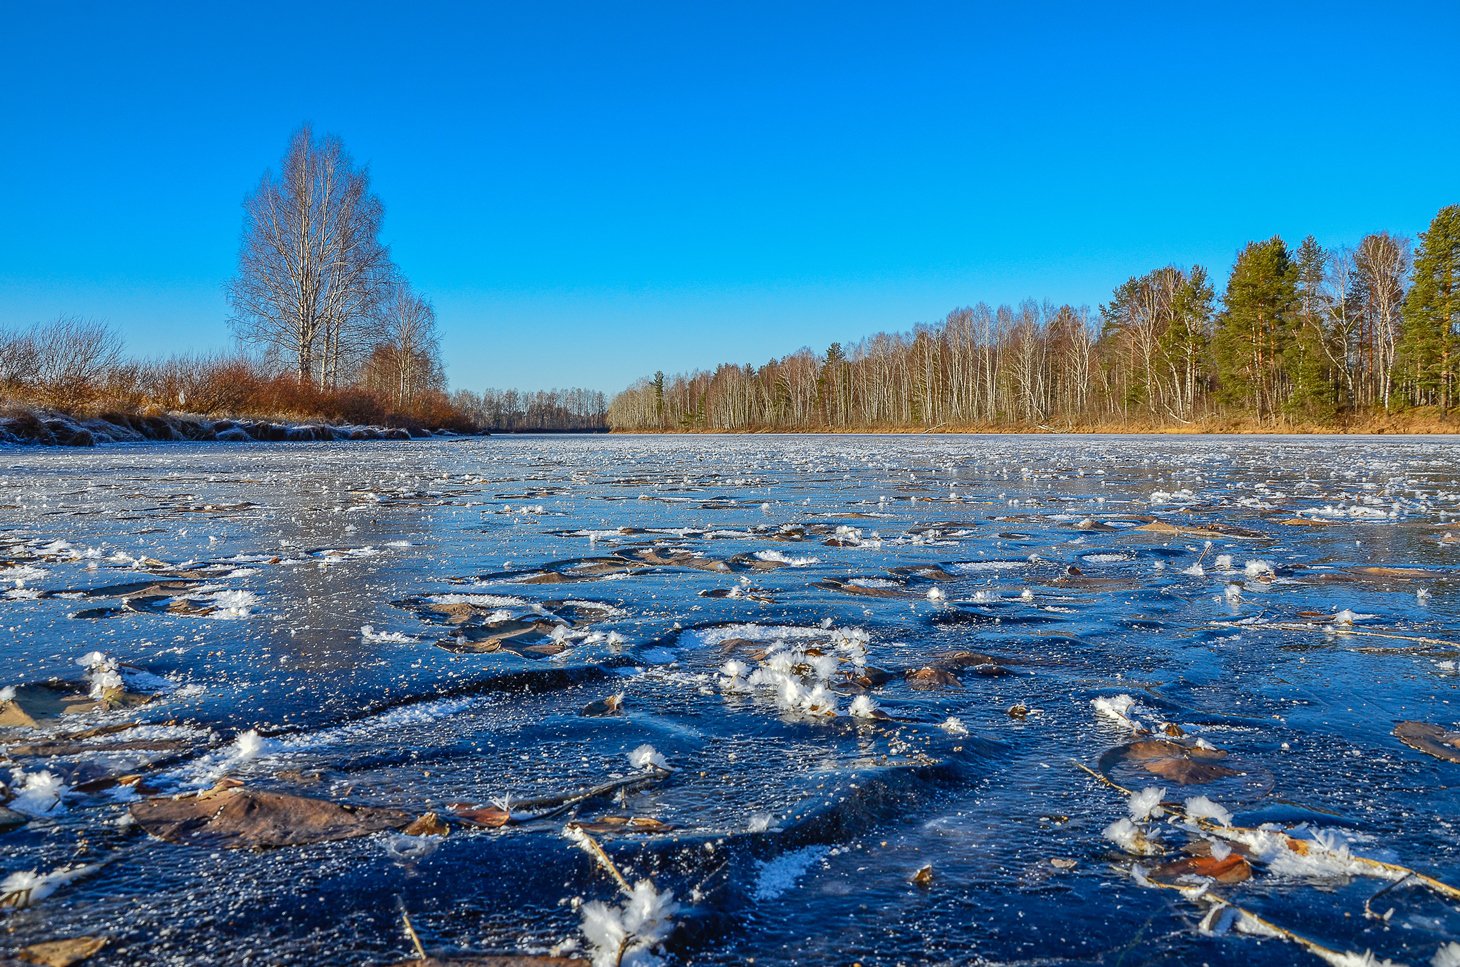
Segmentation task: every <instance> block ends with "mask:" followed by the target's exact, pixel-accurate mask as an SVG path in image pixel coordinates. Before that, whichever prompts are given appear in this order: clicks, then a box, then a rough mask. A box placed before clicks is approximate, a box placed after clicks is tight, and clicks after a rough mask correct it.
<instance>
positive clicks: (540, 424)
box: [451, 388, 608, 433]
mask: <svg viewBox="0 0 1460 967" xmlns="http://www.w3.org/2000/svg"><path fill="white" fill-rule="evenodd" d="M451 404H452V406H453V407H455V409H456V410H457V411H459V412H460V413H462V414H463V415H465V416H466V417H467V418H468V419H470V420H471V421H472V423H473V424H475V425H476V426H477V427H479V428H481V429H483V430H490V431H492V432H494V433H498V432H500V433H529V432H549V433H567V432H576V433H597V432H601V431H603V430H607V429H608V397H607V395H606V394H604V393H603V392H602V391H600V390H591V389H576V388H575V389H552V390H538V391H536V392H526V391H521V390H515V389H509V390H498V389H486V390H482V391H481V392H480V393H473V392H472V391H471V390H457V391H456V392H454V393H452V394H451Z"/></svg>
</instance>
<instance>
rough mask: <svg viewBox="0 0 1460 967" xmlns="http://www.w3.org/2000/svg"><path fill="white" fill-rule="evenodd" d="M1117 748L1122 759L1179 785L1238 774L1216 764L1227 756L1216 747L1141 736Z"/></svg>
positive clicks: (1196, 783) (1193, 783)
mask: <svg viewBox="0 0 1460 967" xmlns="http://www.w3.org/2000/svg"><path fill="white" fill-rule="evenodd" d="M1119 751H1120V754H1121V758H1123V759H1125V760H1126V761H1128V762H1132V763H1135V764H1136V765H1139V766H1140V767H1141V768H1142V769H1145V770H1146V771H1147V772H1149V773H1151V774H1152V775H1156V776H1160V777H1161V778H1163V779H1169V780H1171V781H1172V782H1176V783H1180V784H1181V785H1183V786H1191V785H1199V784H1201V783H1205V782H1212V781H1214V780H1217V779H1223V778H1226V777H1228V776H1240V775H1242V773H1241V772H1239V771H1238V770H1236V769H1231V768H1228V767H1227V766H1224V765H1220V764H1219V763H1220V760H1222V759H1224V758H1226V756H1227V753H1225V752H1223V751H1221V750H1220V749H1203V748H1201V747H1199V746H1193V745H1183V744H1181V743H1179V742H1172V741H1170V740H1168V739H1143V740H1141V741H1139V742H1132V743H1130V744H1129V745H1127V746H1125V747H1124V748H1123V749H1121V750H1119Z"/></svg>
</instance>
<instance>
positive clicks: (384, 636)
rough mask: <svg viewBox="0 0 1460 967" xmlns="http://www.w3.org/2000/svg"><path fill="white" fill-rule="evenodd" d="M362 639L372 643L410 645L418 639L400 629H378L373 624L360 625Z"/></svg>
mask: <svg viewBox="0 0 1460 967" xmlns="http://www.w3.org/2000/svg"><path fill="white" fill-rule="evenodd" d="M360 640H361V641H366V642H370V643H372V644H396V645H409V644H412V643H414V642H415V641H417V639H415V638H412V637H411V636H410V635H407V634H402V633H401V632H399V631H376V630H375V628H374V626H373V625H361V626H360Z"/></svg>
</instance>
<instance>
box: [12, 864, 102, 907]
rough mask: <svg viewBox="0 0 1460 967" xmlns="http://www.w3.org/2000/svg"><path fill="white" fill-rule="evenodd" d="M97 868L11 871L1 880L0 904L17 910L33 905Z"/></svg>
mask: <svg viewBox="0 0 1460 967" xmlns="http://www.w3.org/2000/svg"><path fill="white" fill-rule="evenodd" d="M95 869H96V865H95V864H92V865H90V866H63V867H61V868H60V869H58V870H53V871H52V872H50V873H38V872H37V871H35V870H22V871H20V872H18V873H11V874H10V875H9V876H7V877H6V878H5V879H3V880H0V906H8V907H11V908H13V909H17V910H19V909H23V908H25V907H28V906H32V905H34V904H37V903H39V902H41V901H42V900H44V899H45V898H46V897H48V896H50V895H51V894H52V893H55V892H56V890H57V889H59V888H60V887H62V886H64V885H66V884H67V883H70V882H71V881H72V880H74V879H77V878H79V877H82V876H85V875H86V874H87V873H90V872H91V871H92V870H95Z"/></svg>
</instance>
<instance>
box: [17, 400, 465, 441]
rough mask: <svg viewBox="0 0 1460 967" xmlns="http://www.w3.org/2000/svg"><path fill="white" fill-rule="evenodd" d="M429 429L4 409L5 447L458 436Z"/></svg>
mask: <svg viewBox="0 0 1460 967" xmlns="http://www.w3.org/2000/svg"><path fill="white" fill-rule="evenodd" d="M454 435H456V434H455V433H452V432H450V431H447V430H440V429H428V428H425V427H387V426H361V425H355V424H331V423H292V422H279V421H273V420H255V419H212V418H208V417H201V416H191V415H186V414H161V415H141V414H135V413H104V414H100V415H97V416H78V415H72V414H68V413H63V412H60V411H55V410H35V409H10V410H5V411H0V444H10V445H20V446H59V447H92V446H96V445H98V444H103V443H157V442H208V441H216V442H220V443H289V442H307V441H315V442H318V441H331V440H411V439H417V438H429V437H437V436H454Z"/></svg>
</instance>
